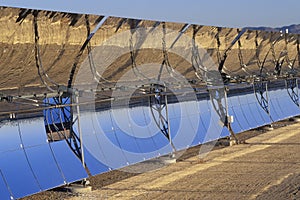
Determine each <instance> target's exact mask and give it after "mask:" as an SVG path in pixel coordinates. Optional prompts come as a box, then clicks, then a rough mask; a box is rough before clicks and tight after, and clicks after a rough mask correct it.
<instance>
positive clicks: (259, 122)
mask: <svg viewBox="0 0 300 200" xmlns="http://www.w3.org/2000/svg"><path fill="white" fill-rule="evenodd" d="M268 95H269V99H270V105H269V106H270V115H271V118H272V119H273V120H274V121H278V120H282V119H285V118H289V117H292V116H296V115H299V114H300V110H299V108H298V107H297V106H296V104H294V103H293V102H292V100H291V98H290V97H289V95H288V93H287V91H286V90H273V91H269V92H268ZM228 104H229V105H228V106H229V114H230V115H233V116H234V122H233V123H232V128H233V130H234V131H235V133H240V132H242V131H245V130H249V129H253V128H256V127H260V126H263V125H266V124H270V123H271V122H272V121H271V118H270V116H268V114H267V113H266V112H265V111H264V110H263V109H262V108H261V107H260V105H259V104H258V102H257V99H256V97H255V95H254V93H251V94H241V95H239V96H229V97H228ZM168 113H169V120H170V130H171V137H172V142H173V144H174V146H175V148H176V150H182V149H186V148H188V147H191V146H196V145H198V144H202V143H205V142H208V141H212V140H215V139H218V138H221V137H225V136H228V135H229V132H228V130H227V128H225V127H223V124H222V123H221V121H220V117H219V115H218V113H217V112H216V111H215V109H213V106H212V104H211V101H210V100H208V99H207V100H201V101H198V102H196V101H195V102H182V103H174V104H169V106H168ZM163 115H165V114H164V112H163ZM164 117H166V116H164ZM154 118H156V119H159V115H158V113H157V112H153V113H152V112H151V110H150V107H146V106H141V107H133V108H130V109H116V110H108V111H102V112H94V113H82V116H81V127H82V133H83V144H84V154H85V162H86V165H87V167H88V169H89V171H90V172H91V174H92V175H96V174H100V173H104V172H107V171H109V170H114V169H119V168H121V167H124V166H128V165H132V164H134V163H137V162H141V161H144V160H147V159H151V158H153V157H157V156H160V155H165V154H168V153H170V152H172V151H173V148H172V146H171V144H170V142H169V140H168V139H167V138H166V137H165V136H164V135H163V134H162V133H161V130H160V129H159V128H158V126H157V124H156V123H155V120H154ZM74 127H76V125H75V126H74ZM75 132H78V131H77V130H75ZM86 177H87V174H86V172H85V170H84V168H83V166H82V165H81V163H80V160H79V159H78V158H77V157H76V156H75V154H74V153H72V151H71V150H70V148H69V147H68V145H67V144H66V142H65V141H58V142H52V143H49V142H48V140H47V136H46V133H45V124H44V119H43V118H36V119H30V120H29V119H22V120H21V119H19V120H17V121H10V122H5V123H4V122H2V124H1V128H0V199H12V198H21V197H24V196H27V195H30V194H34V193H37V192H40V191H43V190H48V189H50V188H54V187H57V186H61V185H64V184H66V183H70V182H74V181H77V180H80V179H83V178H86Z"/></svg>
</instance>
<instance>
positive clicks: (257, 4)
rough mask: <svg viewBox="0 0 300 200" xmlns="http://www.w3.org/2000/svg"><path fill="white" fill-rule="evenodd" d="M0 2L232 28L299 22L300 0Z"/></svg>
mask: <svg viewBox="0 0 300 200" xmlns="http://www.w3.org/2000/svg"><path fill="white" fill-rule="evenodd" d="M0 5H3V6H12V7H24V8H35V9H43V10H55V11H64V12H75V13H88V14H97V15H109V16H117V17H128V18H142V19H151V20H158V21H170V22H182V23H195V24H200V25H213V26H221V27H232V28H233V27H248V26H269V27H280V26H284V25H290V24H299V23H300V22H299V19H300V16H299V11H298V10H299V7H300V1H298V0H285V1H279V0H263V1H262V0H242V1H241V0H226V1H225V0H215V1H195V0H184V1H183V0H172V1H171V0H165V1H161V0H143V1H141V0H122V1H121V0H119V1H118V0H110V1H92V0H86V1H81V0H68V1H59V0H52V1H50V0H47V1H36V0H26V1H21V0H9V1H7V0H0Z"/></svg>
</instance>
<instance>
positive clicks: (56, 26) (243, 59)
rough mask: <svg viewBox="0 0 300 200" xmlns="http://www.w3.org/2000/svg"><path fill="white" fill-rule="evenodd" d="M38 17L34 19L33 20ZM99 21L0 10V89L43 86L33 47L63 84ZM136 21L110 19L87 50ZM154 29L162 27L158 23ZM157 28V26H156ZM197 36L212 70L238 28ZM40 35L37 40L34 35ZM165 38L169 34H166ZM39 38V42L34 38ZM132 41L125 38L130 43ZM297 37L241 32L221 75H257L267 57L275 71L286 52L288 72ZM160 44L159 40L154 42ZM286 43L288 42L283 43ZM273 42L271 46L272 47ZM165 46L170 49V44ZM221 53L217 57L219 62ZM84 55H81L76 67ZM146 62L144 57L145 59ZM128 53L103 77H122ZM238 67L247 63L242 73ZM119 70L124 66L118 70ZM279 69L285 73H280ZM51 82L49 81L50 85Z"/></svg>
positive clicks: (202, 29) (179, 65) (141, 59)
mask: <svg viewBox="0 0 300 200" xmlns="http://www.w3.org/2000/svg"><path fill="white" fill-rule="evenodd" d="M34 15H35V16H36V20H35V19H34ZM101 19H102V17H101V16H86V15H79V14H68V13H58V12H49V11H48V12H47V11H39V12H36V11H32V10H29V11H28V10H22V9H16V8H3V7H2V8H1V9H0V27H1V31H0V38H1V41H0V59H1V62H0V74H1V79H0V88H1V90H2V91H3V90H4V89H7V88H15V89H17V90H18V91H19V93H22V91H24V88H26V87H30V86H34V87H38V86H43V83H42V81H41V80H40V77H39V75H38V68H37V65H36V62H37V60H36V55H37V52H36V49H35V48H36V47H38V50H39V51H38V55H39V58H38V60H39V61H40V63H39V66H40V67H41V66H42V67H43V69H44V71H45V73H47V74H48V76H49V77H50V78H51V79H52V80H53V81H55V82H57V83H58V84H60V85H67V82H68V78H69V75H70V71H71V68H72V66H73V64H74V62H75V58H76V56H77V55H78V52H79V50H80V48H81V46H82V45H83V43H84V41H85V39H86V37H87V33H88V25H87V24H89V29H90V30H93V28H94V27H95V26H96V25H97V23H98V22H99V21H100V20H101ZM138 22H139V26H140V27H155V24H156V23H155V22H152V21H138ZM136 23H137V21H134V20H127V21H124V20H123V19H120V18H109V19H108V20H107V21H106V22H105V23H104V24H103V26H102V27H101V28H100V29H99V30H98V31H97V33H96V34H95V36H94V37H93V39H92V40H91V42H90V44H91V47H92V48H94V47H95V46H99V45H101V44H102V43H103V42H104V41H106V40H108V39H109V38H111V37H112V36H114V35H116V34H117V33H120V32H123V31H125V30H129V29H130V27H134V24H136ZM183 26H184V24H175V23H166V27H167V29H169V30H175V31H176V32H177V31H179V30H180V29H181V28H182V27H183ZM157 27H160V28H161V24H160V25H159V26H157ZM157 27H156V28H157ZM197 28H198V32H197V34H196V37H195V40H196V43H197V45H199V46H201V47H203V48H204V49H205V50H207V51H208V53H209V55H210V56H211V57H212V58H213V60H214V62H215V63H216V66H217V65H218V63H219V62H220V60H221V59H222V58H223V57H224V53H225V51H226V49H228V48H229V47H230V46H231V43H232V41H234V38H236V37H237V35H238V30H237V29H230V28H222V29H220V28H217V27H209V26H198V27H197ZM37 35H38V38H36V36H37ZM192 35H193V27H192V26H191V27H189V28H188V30H187V31H186V33H185V36H187V37H189V38H190V39H191V40H192ZM167 37H168V35H167ZM35 39H38V40H35ZM129 39H130V38H124V40H126V41H125V42H129ZM297 39H298V36H296V35H289V36H287V40H285V37H284V35H281V34H280V33H265V32H255V31H247V32H246V33H244V34H243V35H242V36H241V38H240V40H239V42H236V43H235V44H234V45H233V46H232V47H231V48H230V49H231V50H230V51H227V52H226V54H227V59H226V61H225V68H224V71H226V72H227V73H229V74H231V75H233V76H234V75H239V76H245V75H249V74H258V73H259V70H258V65H257V63H258V60H259V61H261V62H262V61H263V60H264V59H266V63H265V66H266V70H267V71H269V72H273V71H274V65H275V64H274V60H276V59H278V58H280V57H282V56H283V55H284V53H283V52H285V51H287V52H288V53H287V55H288V56H287V57H286V58H288V59H285V62H284V63H283V66H284V67H283V69H284V70H288V67H287V66H288V65H289V64H292V63H296V65H298V60H295V62H294V59H295V58H296V59H297V42H296V41H297ZM158 41H159V43H161V41H160V38H159V39H158ZM286 41H287V44H286ZM272 43H273V44H274V45H272ZM167 45H170V43H168V44H167ZM218 53H219V58H218ZM86 57H87V52H86V51H84V54H83V55H82V57H81V59H80V60H79V64H78V65H80V63H81V62H82V61H83V59H84V58H86ZM145 58H146V59H145ZM162 59H163V55H162V52H159V51H158V50H157V52H156V53H153V52H152V51H145V52H143V53H141V54H139V56H138V58H137V60H136V63H137V65H141V64H144V63H147V62H148V63H151V62H154V61H155V62H158V60H162ZM169 59H170V62H171V63H172V64H173V65H174V66H175V68H176V69H178V70H179V71H180V73H182V74H183V75H184V76H187V77H188V78H189V79H196V77H195V76H194V75H193V74H194V71H193V68H192V67H191V65H190V64H189V65H188V64H186V63H185V62H181V61H182V58H178V56H176V55H171V56H170V58H169ZM131 64H132V63H131V60H130V54H129V53H127V54H125V55H123V59H116V61H115V62H114V63H113V64H112V65H111V68H110V71H109V72H108V73H107V76H108V77H109V76H110V77H111V75H115V76H116V77H118V76H120V75H118V73H123V72H122V71H126V69H128V68H130V67H131ZM241 65H245V68H244V69H242V67H241ZM120 66H123V68H122V70H120ZM284 70H283V71H284ZM49 84H51V83H49Z"/></svg>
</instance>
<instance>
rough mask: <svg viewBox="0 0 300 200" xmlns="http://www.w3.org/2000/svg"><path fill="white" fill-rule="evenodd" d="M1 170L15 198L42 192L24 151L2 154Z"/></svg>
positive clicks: (0, 158)
mask: <svg viewBox="0 0 300 200" xmlns="http://www.w3.org/2000/svg"><path fill="white" fill-rule="evenodd" d="M0 160H1V162H0V169H1V171H2V173H3V175H4V176H5V179H6V181H7V184H8V186H9V187H10V189H11V191H12V194H13V196H14V197H15V198H21V197H24V196H27V195H30V194H34V193H37V192H40V191H41V188H40V186H39V184H38V182H37V180H36V177H35V176H34V174H33V172H32V171H31V168H30V165H29V164H28V162H27V159H26V156H25V153H24V151H23V150H21V149H20V150H17V151H9V152H2V153H0Z"/></svg>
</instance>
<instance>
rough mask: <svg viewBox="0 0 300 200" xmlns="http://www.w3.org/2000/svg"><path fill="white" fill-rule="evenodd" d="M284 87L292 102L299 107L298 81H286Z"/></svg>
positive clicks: (295, 79) (294, 79)
mask: <svg viewBox="0 0 300 200" xmlns="http://www.w3.org/2000/svg"><path fill="white" fill-rule="evenodd" d="M285 87H286V90H287V92H288V94H289V96H290V98H291V99H292V101H293V102H294V103H295V104H296V105H297V106H298V107H299V88H298V79H297V78H292V79H286V80H285Z"/></svg>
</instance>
